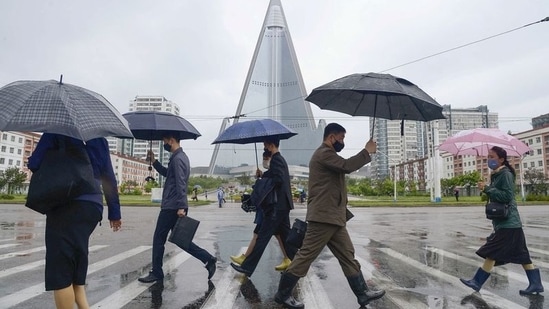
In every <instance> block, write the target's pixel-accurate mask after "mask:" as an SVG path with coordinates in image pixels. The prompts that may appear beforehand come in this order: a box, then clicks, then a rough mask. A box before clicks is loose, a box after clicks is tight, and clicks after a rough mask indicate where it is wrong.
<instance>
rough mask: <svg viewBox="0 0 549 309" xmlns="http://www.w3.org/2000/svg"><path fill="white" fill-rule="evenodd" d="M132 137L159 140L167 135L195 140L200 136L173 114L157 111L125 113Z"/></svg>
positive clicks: (195, 130) (192, 127)
mask: <svg viewBox="0 0 549 309" xmlns="http://www.w3.org/2000/svg"><path fill="white" fill-rule="evenodd" d="M122 116H124V118H126V119H127V120H128V123H129V125H130V130H131V131H132V133H133V136H134V137H135V138H137V139H141V140H149V141H150V140H161V139H162V137H163V136H165V135H166V134H167V133H170V134H174V133H175V134H176V135H178V136H179V139H197V138H198V137H199V136H200V135H201V134H200V132H198V130H197V129H196V128H195V127H194V126H193V125H192V124H191V123H190V122H188V121H187V120H185V119H184V118H182V117H179V116H177V115H174V114H170V113H166V112H157V111H137V112H129V113H125V114H124V115H122Z"/></svg>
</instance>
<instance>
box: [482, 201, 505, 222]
mask: <svg viewBox="0 0 549 309" xmlns="http://www.w3.org/2000/svg"><path fill="white" fill-rule="evenodd" d="M508 216H509V204H503V203H498V202H490V201H488V203H486V219H490V220H494V219H506V218H507V217H508Z"/></svg>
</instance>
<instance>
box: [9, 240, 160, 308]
mask: <svg viewBox="0 0 549 309" xmlns="http://www.w3.org/2000/svg"><path fill="white" fill-rule="evenodd" d="M150 248H151V246H139V247H136V248H133V249H131V250H128V251H126V252H124V253H120V254H117V255H115V256H112V257H110V258H108V259H105V260H103V261H100V262H97V263H94V264H91V265H89V267H88V275H90V274H92V273H94V272H96V271H98V270H101V269H102V268H105V267H107V266H110V265H112V264H114V263H117V262H120V261H123V260H125V259H127V258H129V257H131V256H133V255H136V254H139V253H141V252H143V251H145V250H148V249H150ZM44 292H45V290H44V282H41V283H39V284H36V285H33V286H31V287H28V288H26V289H23V290H20V291H17V292H14V293H13V294H11V295H8V296H4V297H2V298H0V308H10V307H13V306H15V305H17V304H19V303H22V302H24V301H26V300H29V299H31V298H33V297H36V296H38V295H40V294H42V293H44Z"/></svg>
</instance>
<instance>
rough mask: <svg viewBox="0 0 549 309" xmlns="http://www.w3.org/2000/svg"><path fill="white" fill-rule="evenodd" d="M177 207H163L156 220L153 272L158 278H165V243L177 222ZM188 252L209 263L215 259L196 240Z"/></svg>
mask: <svg viewBox="0 0 549 309" xmlns="http://www.w3.org/2000/svg"><path fill="white" fill-rule="evenodd" d="M177 218H179V216H178V215H177V209H161V210H160V213H159V214H158V220H157V221H156V229H155V230H154V236H153V250H152V273H153V275H155V276H157V277H158V278H164V272H163V271H162V264H163V258H164V245H165V244H166V239H167V238H168V233H169V232H170V231H171V230H172V229H173V227H174V226H175V223H176V222H177ZM185 251H186V252H187V253H189V254H190V255H192V256H193V257H195V258H197V259H199V260H200V261H202V263H207V262H208V261H209V260H211V259H213V256H212V255H211V254H210V253H208V251H206V250H204V249H202V248H200V247H199V246H197V245H196V244H195V243H194V242H192V243H191V245H190V246H189V249H188V250H185Z"/></svg>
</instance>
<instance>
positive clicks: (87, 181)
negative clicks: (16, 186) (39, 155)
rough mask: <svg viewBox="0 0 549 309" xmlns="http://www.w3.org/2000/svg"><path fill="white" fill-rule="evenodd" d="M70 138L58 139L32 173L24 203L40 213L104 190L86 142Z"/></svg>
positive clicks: (45, 212)
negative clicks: (78, 197) (73, 141)
mask: <svg viewBox="0 0 549 309" xmlns="http://www.w3.org/2000/svg"><path fill="white" fill-rule="evenodd" d="M68 139H69V138H68V137H67V138H58V139H57V141H56V142H57V147H55V148H51V149H48V150H47V151H46V152H45V154H44V158H43V159H42V162H41V163H40V167H39V168H38V170H37V171H35V172H34V173H33V174H32V176H31V179H30V184H29V191H28V194H27V202H26V203H25V206H27V207H29V208H30V209H32V210H35V211H37V212H39V213H41V214H47V213H48V212H50V211H52V210H54V209H57V208H59V207H62V206H65V205H68V204H69V202H70V201H71V200H72V199H74V198H75V197H77V196H79V195H82V194H85V193H100V192H101V191H100V190H99V187H98V184H97V182H96V180H95V178H94V177H93V168H92V165H91V162H90V158H89V156H88V153H87V151H86V149H85V148H84V145H83V144H82V145H81V146H80V145H74V144H73V143H72V142H70V140H68Z"/></svg>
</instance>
